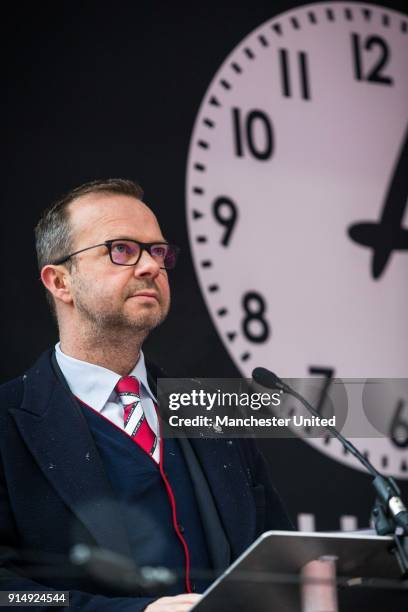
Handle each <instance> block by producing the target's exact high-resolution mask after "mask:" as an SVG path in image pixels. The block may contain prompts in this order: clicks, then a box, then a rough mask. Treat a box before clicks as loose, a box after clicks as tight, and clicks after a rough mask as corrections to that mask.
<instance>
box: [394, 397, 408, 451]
mask: <svg viewBox="0 0 408 612" xmlns="http://www.w3.org/2000/svg"><path fill="white" fill-rule="evenodd" d="M404 407H405V404H404V401H403V400H401V399H400V400H399V402H398V404H397V410H396V411H395V414H394V418H393V419H392V422H391V427H390V436H391V440H392V441H393V443H394V444H395V446H399V448H406V447H407V446H408V420H407V419H403V418H402V412H403V410H404Z"/></svg>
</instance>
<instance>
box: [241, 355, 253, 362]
mask: <svg viewBox="0 0 408 612" xmlns="http://www.w3.org/2000/svg"><path fill="white" fill-rule="evenodd" d="M250 356H251V353H243V354H242V355H241V361H248V359H249V358H250Z"/></svg>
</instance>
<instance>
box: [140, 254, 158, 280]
mask: <svg viewBox="0 0 408 612" xmlns="http://www.w3.org/2000/svg"><path fill="white" fill-rule="evenodd" d="M134 273H135V276H149V277H151V278H155V277H156V276H157V275H158V274H160V265H159V263H158V262H157V261H156V260H155V259H153V257H152V256H151V255H150V253H149V252H148V251H147V250H146V249H143V250H142V254H141V256H140V259H139V261H138V262H137V264H136V265H135V267H134Z"/></svg>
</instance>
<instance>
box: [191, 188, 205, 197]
mask: <svg viewBox="0 0 408 612" xmlns="http://www.w3.org/2000/svg"><path fill="white" fill-rule="evenodd" d="M193 193H195V194H196V195H203V194H204V189H203V188H202V187H193Z"/></svg>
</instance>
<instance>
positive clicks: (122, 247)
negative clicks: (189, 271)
mask: <svg viewBox="0 0 408 612" xmlns="http://www.w3.org/2000/svg"><path fill="white" fill-rule="evenodd" d="M147 250H148V251H149V254H150V255H151V257H153V259H154V260H155V261H157V263H158V264H159V265H160V267H162V268H166V269H167V270H170V269H171V268H174V266H175V265H176V258H177V252H176V249H175V248H174V247H173V246H172V245H170V244H151V245H150V246H149V247H148V249H147ZM140 251H141V247H140V246H139V245H138V244H137V242H131V241H127V240H115V241H114V242H112V244H111V257H112V261H113V262H114V263H116V264H119V265H122V266H126V265H127V266H131V265H133V264H135V263H136V262H137V261H138V259H139V257H140Z"/></svg>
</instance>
